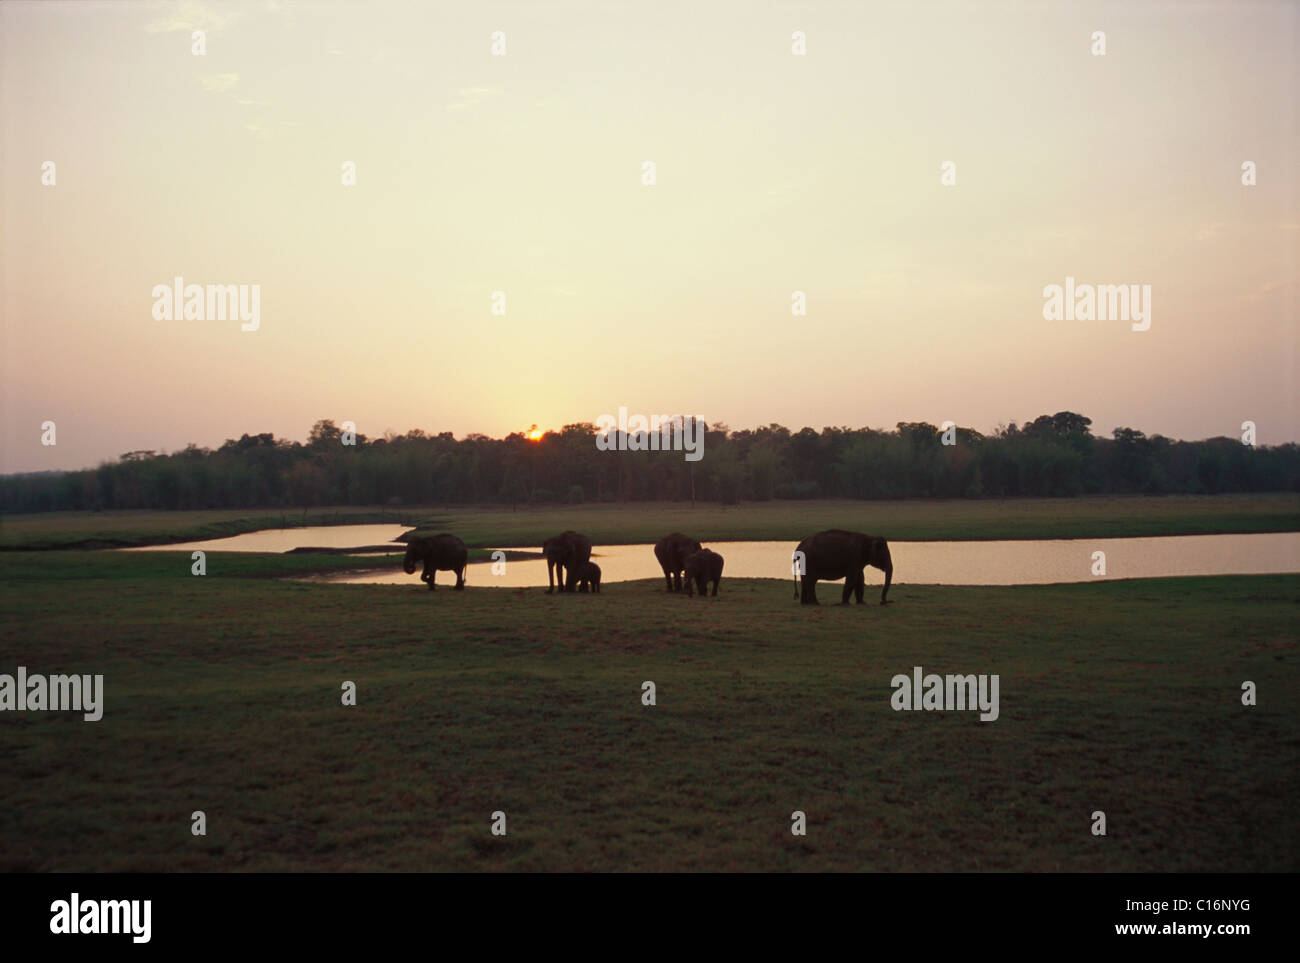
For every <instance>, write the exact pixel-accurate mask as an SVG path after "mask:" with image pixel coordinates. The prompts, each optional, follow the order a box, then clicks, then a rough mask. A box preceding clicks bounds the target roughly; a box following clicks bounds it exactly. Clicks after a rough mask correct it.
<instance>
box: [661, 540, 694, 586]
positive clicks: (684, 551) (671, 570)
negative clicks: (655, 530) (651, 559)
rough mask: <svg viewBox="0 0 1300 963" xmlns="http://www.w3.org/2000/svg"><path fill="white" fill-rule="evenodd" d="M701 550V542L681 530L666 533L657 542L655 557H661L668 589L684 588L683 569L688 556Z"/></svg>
mask: <svg viewBox="0 0 1300 963" xmlns="http://www.w3.org/2000/svg"><path fill="white" fill-rule="evenodd" d="M699 550H700V543H699V542H697V541H696V540H695V539H693V538H691V537H689V536H687V535H683V534H682V533H681V532H673V533H672V534H671V535H665V536H664V537H663V538H661V539H659V541H657V542H655V558H657V559H659V567H660V568H661V569H663V570H664V581H666V582H667V583H668V591H670V592H680V591H681V590H682V569H684V568H685V567H686V556H687V555H690V554H692V553H694V552H698V551H699Z"/></svg>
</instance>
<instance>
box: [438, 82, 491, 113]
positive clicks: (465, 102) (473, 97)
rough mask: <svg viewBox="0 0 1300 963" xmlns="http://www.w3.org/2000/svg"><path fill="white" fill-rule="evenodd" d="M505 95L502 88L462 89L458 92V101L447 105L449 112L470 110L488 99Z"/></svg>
mask: <svg viewBox="0 0 1300 963" xmlns="http://www.w3.org/2000/svg"><path fill="white" fill-rule="evenodd" d="M503 93H505V91H504V90H502V89H501V88H500V87H462V88H460V90H458V91H456V98H457V99H456V100H454V101H452V102H451V103H450V104H448V105H447V109H448V110H469V109H470V108H471V107H476V106H478V105H479V104H481V103H482V102H483V101H484V100H485V99H486V98H488V97H495V96H497V95H498V94H503Z"/></svg>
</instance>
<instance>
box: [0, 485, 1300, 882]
mask: <svg viewBox="0 0 1300 963" xmlns="http://www.w3.org/2000/svg"><path fill="white" fill-rule="evenodd" d="M1063 504H1065V505H1066V506H1067V507H1068V506H1069V505H1071V504H1074V503H1063ZM1078 504H1086V503H1083V502H1081V503H1078ZM855 507H856V508H857V509H858V510H859V511H861V512H863V513H864V517H865V518H866V519H867V523H866V524H867V525H868V526H869V527H871V528H880V527H881V526H879V525H876V524H872V520H873V519H875V518H878V517H879V516H872V515H870V514H869V513H871V512H874V511H878V510H879V508H878V506H870V505H868V506H862V505H856V506H855ZM815 510H816V509H810V511H815ZM748 511H749V510H748V509H743V510H741V512H737V513H736V515H737V516H738V517H743V516H742V512H748ZM756 511H761V509H759V510H756ZM520 514H521V515H522V514H524V513H520ZM458 517H461V518H466V522H465V525H466V526H468V525H469V524H470V522H469V519H472V518H479V519H480V521H481V524H482V526H483V527H482V531H483V532H487V533H493V534H485V535H483V536H482V537H483V538H491V539H495V538H501V539H502V540H504V536H501V535H499V534H495V533H497V532H499V531H501V529H500V527H499V526H500V523H499V522H498V521H497V520H496V519H494V518H488V517H486V513H484V515H483V516H482V517H480V516H478V515H475V516H458ZM561 517H563V516H562V514H561V513H558V512H557V513H553V514H546V515H545V520H546V521H547V522H548V524H549V527H550V528H557V527H560V526H559V525H557V524H555V521H556V520H557V519H559V518H561ZM588 517H591V518H594V517H595V516H594V515H593V516H588ZM699 517H708V518H713V519H719V518H726V517H727V516H726V515H725V513H717V512H715V511H713V510H708V512H707V513H701V515H700V516H699ZM750 517H753V515H752V514H751V515H750ZM1076 520H1077V519H1076ZM665 522H666V523H665ZM774 523H775V520H774ZM810 523H811V525H812V526H813V527H815V526H816V525H817V524H820V523H819V522H811V517H810V516H807V515H805V516H802V517H801V518H800V519H799V521H798V523H797V524H798V525H800V526H802V528H800V529H799V530H801V531H802V530H807V528H808V527H809V525H810ZM995 523H996V516H990V517H989V518H987V519H986V520H985V524H995ZM560 524H564V523H560ZM673 525H676V521H666V520H665V519H663V518H660V519H659V525H658V529H660V530H662V529H666V528H668V527H671V526H673ZM493 526H498V527H496V528H494V527H493ZM587 527H588V528H589V529H597V525H596V523H595V522H590V523H588V525H587ZM681 527H683V528H685V527H688V526H686V525H684V524H683V525H682V526H681ZM691 527H693V528H703V526H691ZM597 530H598V529H597ZM737 530H739V529H737ZM763 534H765V535H776V534H778V533H777V532H774V531H770V530H767V531H764V533H763ZM780 534H783V535H784V534H785V530H784V529H782V530H781V533H780ZM635 537H636V539H642V538H645V537H646V535H645V534H642V533H640V532H637V533H636V536H635ZM790 537H793V536H792V535H791V536H790ZM512 540H513V539H512ZM627 540H634V539H632V538H631V537H629V539H627ZM338 561H339V560H338V559H337V558H333V557H326V558H315V559H313V558H311V557H303V556H257V555H243V556H238V557H236V556H232V555H225V554H212V555H209V557H208V567H209V572H210V573H219V574H209V576H207V577H205V578H196V577H193V576H191V575H190V574H189V565H190V562H189V557H188V555H185V554H181V553H170V552H159V553H142V554H135V553H85V554H81V553H72V554H69V553H62V552H60V553H31V552H21V553H19V552H8V553H3V554H0V578H2V582H0V593H3V594H2V596H0V598H2V599H3V606H2V608H3V615H2V616H0V672H6V673H10V674H12V673H14V672H15V670H16V667H17V666H19V665H24V666H26V667H27V669H28V671H29V672H44V673H55V672H78V673H102V674H103V675H104V676H105V686H106V690H107V695H106V699H105V709H104V718H103V720H102V721H100V722H97V723H87V722H83V721H81V717H80V715H79V714H74V713H54V712H44V713H35V712H31V713H29V712H24V713H18V712H12V713H10V712H6V713H4V714H3V716H2V717H0V727H2V728H0V733H2V734H0V761H2V765H3V771H4V774H5V805H4V806H3V808H0V870H39V871H46V870H77V871H79V870H185V871H206V870H213V871H227V870H411V871H420V870H623V869H633V870H920V871H925V870H1038V871H1058V870H1083V871H1100V870H1124V871H1132V870H1157V871H1173V870H1192V871H1202V870H1246V871H1252V870H1283V871H1295V870H1296V869H1300V833H1298V832H1297V829H1298V824H1300V805H1297V804H1298V803H1300V794H1298V793H1297V789H1300V661H1298V659H1297V656H1298V653H1297V650H1296V641H1297V632H1296V629H1297V614H1298V613H1300V608H1298V607H1297V602H1298V601H1300V576H1256V577H1225V578H1198V579H1161V580H1146V581H1132V582H1106V583H1095V584H1083V585H1070V586H1041V587H1022V588H940V587H931V586H916V585H900V586H897V587H896V588H895V590H894V595H895V598H896V600H897V604H895V605H892V606H889V607H885V608H881V607H879V606H860V607H859V606H849V607H840V606H834V605H825V606H823V607H821V608H819V609H814V610H810V609H806V608H803V607H801V606H799V605H798V604H797V603H795V602H794V601H793V600H792V599H791V597H790V595H791V590H790V587H789V586H788V585H787V584H785V583H784V582H777V581H768V580H735V581H728V580H725V579H724V582H723V585H722V591H721V594H720V595H719V596H718V598H716V599H707V600H701V599H698V598H697V599H694V600H690V599H686V598H682V597H677V596H669V595H667V594H666V593H664V592H663V591H662V586H661V585H660V583H659V581H658V580H651V581H644V582H631V583H623V584H618V585H610V586H607V588H606V590H605V592H604V593H603V594H602V595H600V596H581V595H580V596H547V595H545V594H544V592H543V591H542V590H537V589H521V590H511V589H488V588H477V587H470V588H469V589H468V590H466V591H465V592H459V593H458V592H451V591H439V592H437V593H429V592H427V591H424V590H423V589H422V588H421V587H419V586H418V584H415V583H414V580H413V584H412V585H410V586H347V585H333V586H331V585H321V584H309V583H301V582H286V581H278V580H276V579H273V578H269V577H267V576H271V575H277V574H281V575H282V574H289V573H301V572H302V571H304V566H307V567H308V568H310V567H311V566H313V565H316V564H319V565H331V566H336V565H337V564H338ZM914 665H921V666H924V667H925V669H926V671H934V672H939V673H944V672H962V673H966V672H972V673H997V674H999V675H1000V677H1001V706H1000V709H1001V717H1000V718H999V719H998V720H997V721H996V722H992V723H981V722H979V721H978V719H977V718H976V714H974V713H963V712H954V713H940V712H894V711H893V710H892V709H891V708H890V704H889V697H890V693H891V690H890V687H889V682H890V679H891V677H892V676H893V675H895V674H896V673H908V672H910V670H911V667H912V666H914ZM345 680H351V681H354V682H355V683H356V684H357V688H358V698H359V704H358V705H357V706H356V707H350V708H345V707H343V706H342V705H340V698H339V695H340V685H341V683H342V682H343V681H345ZM645 680H652V681H654V682H655V684H656V686H657V690H658V704H657V705H656V706H654V707H647V706H643V705H642V704H641V701H640V693H641V684H642V682H643V681H645ZM1243 680H1251V681H1254V682H1255V683H1256V684H1257V685H1258V688H1259V705H1258V706H1256V707H1253V708H1246V707H1243V706H1242V705H1241V702H1240V686H1241V683H1242V681H1243ZM1097 809H1100V810H1103V811H1105V813H1106V816H1107V820H1108V829H1109V835H1108V836H1107V837H1105V838H1097V837H1094V836H1092V835H1091V833H1090V831H1089V826H1090V815H1091V813H1092V812H1093V811H1094V810H1097ZM194 810H203V811H204V812H205V813H206V815H207V821H208V835H207V836H206V837H200V838H196V837H193V836H191V834H190V831H189V827H190V813H191V812H192V811H194ZM495 810H503V811H504V812H505V813H506V814H507V820H508V828H509V834H508V835H507V836H505V837H503V838H501V837H494V836H492V835H491V833H490V832H489V821H490V816H491V813H492V812H493V811H495ZM793 810H802V811H804V812H805V813H807V817H808V827H809V828H808V835H807V837H804V838H796V837H793V836H792V835H791V834H790V831H789V826H790V814H791V812H792V811H793Z"/></svg>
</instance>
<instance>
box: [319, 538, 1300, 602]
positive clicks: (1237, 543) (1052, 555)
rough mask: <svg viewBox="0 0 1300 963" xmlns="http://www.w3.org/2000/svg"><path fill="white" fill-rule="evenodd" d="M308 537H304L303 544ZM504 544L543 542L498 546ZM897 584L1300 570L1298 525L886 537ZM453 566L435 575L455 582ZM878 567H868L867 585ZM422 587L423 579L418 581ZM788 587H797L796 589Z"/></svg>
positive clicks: (732, 572)
mask: <svg viewBox="0 0 1300 963" xmlns="http://www.w3.org/2000/svg"><path fill="white" fill-rule="evenodd" d="M304 544H306V543H304ZM796 544H797V543H795V542H711V543H706V545H707V546H708V547H709V548H712V549H713V550H714V551H716V552H718V553H719V554H721V555H722V556H723V558H725V559H726V564H725V568H724V569H723V573H722V577H723V580H724V582H725V580H726V579H728V578H779V579H786V580H787V581H790V582H791V585H792V586H793V580H792V576H791V572H790V555H791V553H792V552H793V551H794V549H795V545H796ZM502 549H503V550H504V551H507V552H515V551H519V552H534V553H538V554H540V551H539V547H538V546H535V545H528V546H522V547H507V546H502ZM1094 552H1105V555H1106V558H1105V562H1106V574H1105V575H1094V574H1093V567H1094V565H1095V564H1096V562H1095V561H1094V559H1093V553H1094ZM890 553H891V555H892V556H893V559H894V583H895V584H899V585H906V584H908V583H909V582H910V583H917V584H926V585H1046V584H1051V583H1054V582H1091V581H1096V580H1098V579H1126V578H1158V577H1161V576H1167V575H1264V574H1277V573H1285V572H1300V533H1297V532H1283V533H1277V534H1264V535H1185V536H1165V537H1160V538H1094V539H1048V540H1039V541H1005V542H972V541H966V542H890ZM593 559H594V561H595V562H596V563H597V564H598V565H599V566H600V568H601V573H602V581H603V582H607V583H612V582H626V581H630V580H632V579H642V578H663V573H662V572H661V571H660V570H659V564H658V562H657V561H656V560H655V557H654V546H653V545H648V544H646V545H597V546H596V547H595V549H594V551H593ZM467 576H468V579H469V583H470V584H471V585H474V586H496V587H502V588H524V587H531V586H539V585H542V586H544V585H546V562H545V561H544V560H542V559H540V558H538V559H536V560H527V561H513V560H507V561H506V562H505V572H504V573H502V574H499V575H493V574H492V566H491V563H489V562H483V563H478V564H472V565H470V567H469V572H468V573H467ZM321 578H323V579H324V580H325V581H329V582H339V583H347V584H353V585H419V584H420V583H419V577H418V575H407V574H406V573H404V572H402V571H401V570H400V569H397V570H388V571H376V572H361V573H349V574H343V575H335V576H322V577H321ZM454 580H455V578H454V576H453V575H452V574H451V573H450V572H444V573H440V575H439V581H440V582H445V584H448V585H450V584H452V583H453V582H454ZM883 581H884V575H883V573H881V572H878V571H877V570H876V569H873V568H868V569H867V583H868V585H872V584H875V585H879V584H881V583H882V582H883ZM420 587H421V588H423V586H420ZM792 590H793V589H792Z"/></svg>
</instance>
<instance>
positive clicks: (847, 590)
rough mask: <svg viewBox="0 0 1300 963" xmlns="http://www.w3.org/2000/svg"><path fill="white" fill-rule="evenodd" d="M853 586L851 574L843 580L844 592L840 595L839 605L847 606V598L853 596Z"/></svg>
mask: <svg viewBox="0 0 1300 963" xmlns="http://www.w3.org/2000/svg"><path fill="white" fill-rule="evenodd" d="M855 584H856V583H855V582H854V580H853V574H852V573H849V576H848V577H847V578H846V579H845V580H844V591H843V592H842V593H841V594H840V605H848V604H849V597H850V596H851V595H852V594H853V586H854V585H855Z"/></svg>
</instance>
